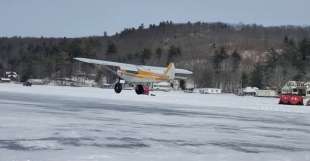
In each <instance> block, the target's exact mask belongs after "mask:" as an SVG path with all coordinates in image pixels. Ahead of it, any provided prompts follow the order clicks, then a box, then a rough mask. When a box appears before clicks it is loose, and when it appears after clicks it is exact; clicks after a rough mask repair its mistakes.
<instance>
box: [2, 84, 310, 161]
mask: <svg viewBox="0 0 310 161" xmlns="http://www.w3.org/2000/svg"><path fill="white" fill-rule="evenodd" d="M155 94H156V96H137V95H135V93H134V92H133V91H123V93H121V94H114V92H113V90H107V89H97V88H74V87H54V86H33V87H23V86H22V85H16V84H0V161H28V160H29V161H101V160H108V161H125V160H126V161H127V160H138V161H139V160H143V161H144V160H155V161H157V160H169V161H171V160H178V161H180V160H181V161H183V160H185V161H188V160H189V161H199V160H201V161H205V160H219V161H227V160H228V161H229V160H233V161H235V160H236V161H249V160H251V161H253V160H254V161H262V160H264V161H265V160H269V161H290V160H292V161H306V160H310V106H284V105H278V104H277V102H278V99H276V98H256V97H238V96H234V95H226V94H222V95H200V94H189V93H181V92H169V93H166V92H157V93H155Z"/></svg>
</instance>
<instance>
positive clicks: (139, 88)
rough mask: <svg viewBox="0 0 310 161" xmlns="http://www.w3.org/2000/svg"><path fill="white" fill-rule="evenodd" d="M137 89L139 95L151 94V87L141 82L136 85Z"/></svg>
mask: <svg viewBox="0 0 310 161" xmlns="http://www.w3.org/2000/svg"><path fill="white" fill-rule="evenodd" d="M135 91H136V93H137V95H141V94H145V95H149V93H150V89H149V87H148V86H143V85H141V84H139V85H137V86H136V88H135Z"/></svg>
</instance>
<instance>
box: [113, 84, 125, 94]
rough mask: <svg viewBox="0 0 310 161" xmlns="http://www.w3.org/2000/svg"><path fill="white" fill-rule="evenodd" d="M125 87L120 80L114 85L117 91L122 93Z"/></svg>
mask: <svg viewBox="0 0 310 161" xmlns="http://www.w3.org/2000/svg"><path fill="white" fill-rule="evenodd" d="M122 89H123V86H122V84H121V83H120V82H117V83H116V84H115V86H114V91H115V93H121V92H122Z"/></svg>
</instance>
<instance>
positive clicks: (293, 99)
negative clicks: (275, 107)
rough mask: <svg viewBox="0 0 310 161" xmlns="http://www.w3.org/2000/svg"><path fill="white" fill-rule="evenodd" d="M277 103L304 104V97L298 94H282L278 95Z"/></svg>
mask: <svg viewBox="0 0 310 161" xmlns="http://www.w3.org/2000/svg"><path fill="white" fill-rule="evenodd" d="M279 104H285V105H304V98H303V97H302V96H298V95H292V94H283V95H281V96H280V101H279Z"/></svg>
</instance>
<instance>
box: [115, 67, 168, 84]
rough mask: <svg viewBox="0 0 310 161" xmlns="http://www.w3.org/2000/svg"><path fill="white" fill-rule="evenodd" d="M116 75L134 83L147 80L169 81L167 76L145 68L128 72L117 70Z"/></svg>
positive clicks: (146, 81)
mask: <svg viewBox="0 0 310 161" xmlns="http://www.w3.org/2000/svg"><path fill="white" fill-rule="evenodd" d="M117 75H118V76H119V77H120V78H122V79H124V80H125V81H128V82H135V83H148V82H161V81H169V78H168V76H166V75H164V74H158V73H154V72H151V71H146V70H138V71H137V72H130V71H126V70H118V71H117Z"/></svg>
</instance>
